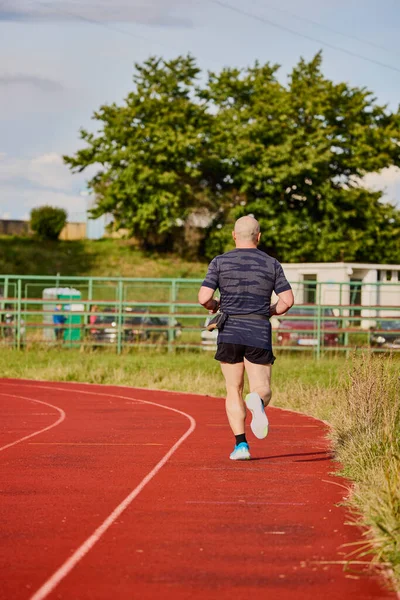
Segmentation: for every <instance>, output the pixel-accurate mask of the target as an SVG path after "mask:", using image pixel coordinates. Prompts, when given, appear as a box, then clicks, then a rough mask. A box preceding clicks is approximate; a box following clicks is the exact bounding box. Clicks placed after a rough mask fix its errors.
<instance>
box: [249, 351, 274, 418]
mask: <svg viewBox="0 0 400 600" xmlns="http://www.w3.org/2000/svg"><path fill="white" fill-rule="evenodd" d="M244 367H245V369H246V373H247V377H248V378H249V386H250V392H256V393H257V394H258V395H259V396H260V398H261V399H262V401H263V402H264V406H268V404H269V402H270V400H271V396H272V392H271V374H272V365H256V364H255V363H251V362H250V361H248V360H247V359H246V358H245V359H244Z"/></svg>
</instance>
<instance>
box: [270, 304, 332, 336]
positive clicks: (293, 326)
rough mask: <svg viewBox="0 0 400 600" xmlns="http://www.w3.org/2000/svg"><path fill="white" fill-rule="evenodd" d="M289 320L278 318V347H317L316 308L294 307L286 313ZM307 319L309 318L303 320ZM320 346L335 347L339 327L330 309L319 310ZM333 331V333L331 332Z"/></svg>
mask: <svg viewBox="0 0 400 600" xmlns="http://www.w3.org/2000/svg"><path fill="white" fill-rule="evenodd" d="M287 315H288V317H291V318H290V319H287V318H285V317H284V316H283V317H278V319H279V327H278V330H277V343H278V345H279V346H317V345H318V336H317V318H318V307H317V306H295V307H294V308H292V309H291V310H290V311H289V312H288V314H287ZM304 317H309V318H304ZM321 317H323V319H321V340H320V341H321V344H323V345H324V346H337V345H338V344H339V333H338V332H337V330H338V329H339V327H340V324H339V321H338V319H336V318H335V315H334V313H333V310H332V309H331V308H323V309H322V310H321ZM332 330H333V331H332Z"/></svg>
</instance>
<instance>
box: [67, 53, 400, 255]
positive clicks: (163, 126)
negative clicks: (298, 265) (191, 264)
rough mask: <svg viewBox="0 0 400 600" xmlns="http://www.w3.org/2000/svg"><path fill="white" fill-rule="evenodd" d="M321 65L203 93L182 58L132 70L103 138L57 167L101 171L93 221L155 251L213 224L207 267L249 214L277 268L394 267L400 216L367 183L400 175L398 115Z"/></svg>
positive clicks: (260, 68)
mask: <svg viewBox="0 0 400 600" xmlns="http://www.w3.org/2000/svg"><path fill="white" fill-rule="evenodd" d="M321 62H322V57H321V54H318V55H317V56H316V57H315V58H314V59H313V60H312V61H310V62H305V61H304V60H300V62H299V64H298V65H297V66H296V67H295V68H294V69H293V72H292V73H291V75H290V77H289V81H288V85H287V86H284V85H282V84H281V83H280V82H279V81H278V79H277V72H278V68H279V67H278V66H277V65H270V64H268V63H267V64H265V65H260V64H259V63H256V64H255V65H254V66H253V67H251V68H248V69H245V70H239V69H234V68H232V69H231V68H227V69H224V70H222V71H221V72H220V73H209V74H208V77H207V79H206V80H205V81H204V82H203V83H202V84H200V83H199V76H200V70H199V68H198V67H197V66H196V63H195V61H194V59H193V58H192V57H190V56H188V57H179V58H177V59H176V60H173V61H169V62H166V61H163V60H161V59H157V58H151V59H149V60H148V61H146V62H145V63H144V64H143V65H136V71H135V76H134V91H132V92H131V93H130V94H129V95H128V97H127V98H126V100H125V102H124V104H123V105H122V106H117V105H116V104H113V105H111V106H102V107H101V108H100V109H99V110H98V111H97V112H96V113H95V114H94V119H95V120H96V121H97V122H99V124H100V128H99V130H98V132H97V133H89V132H87V131H85V130H82V131H81V137H82V139H83V140H84V142H85V144H86V146H85V148H84V149H82V150H79V151H78V152H77V153H76V154H75V156H72V157H65V161H66V162H67V164H68V165H69V166H70V167H71V169H73V170H79V171H82V170H84V169H85V168H87V167H88V166H89V165H96V166H97V167H98V171H97V174H96V175H95V176H94V177H93V178H92V179H91V180H90V181H89V187H90V188H91V189H92V191H93V192H94V193H95V195H96V198H97V205H96V208H95V209H94V211H93V216H100V215H101V214H104V213H111V214H112V215H113V216H114V220H115V226H116V228H119V227H124V228H128V229H129V230H130V231H131V232H132V234H133V235H135V236H136V237H137V238H138V239H139V240H140V241H141V242H142V244H143V245H144V246H152V247H154V246H158V247H164V248H170V247H171V245H172V242H173V240H178V242H179V244H180V245H181V247H182V244H183V245H184V244H185V239H186V242H188V240H189V239H190V235H187V232H188V231H189V232H190V230H191V229H195V228H196V224H197V225H198V224H199V222H201V223H202V225H204V223H207V222H208V225H209V226H208V228H205V229H203V234H202V235H203V238H204V240H203V246H202V247H203V251H204V252H205V253H206V255H207V256H212V255H213V254H214V253H216V252H221V251H223V250H224V249H226V247H227V244H230V243H231V242H230V231H231V229H232V224H233V222H234V220H235V219H236V218H237V217H239V216H242V215H244V214H254V216H255V217H257V218H258V219H259V220H260V222H261V225H262V230H263V237H262V243H263V247H264V249H266V250H267V251H268V252H270V253H271V254H272V255H274V256H277V257H278V258H279V259H280V260H282V261H286V262H290V261H336V260H359V261H369V262H374V261H377V262H379V261H383V262H398V261H400V212H399V211H398V210H397V209H396V208H395V207H394V206H391V205H390V204H388V203H383V202H382V193H380V192H374V191H371V190H368V189H367V188H366V187H365V185H364V184H363V179H362V178H363V177H364V176H365V175H366V174H367V173H371V172H379V171H380V170H382V169H384V168H387V167H390V166H393V165H394V166H399V165H400V112H397V113H390V112H389V111H388V110H387V108H386V107H385V106H380V105H378V104H377V102H376V99H375V98H374V96H373V95H372V93H371V92H370V91H368V90H367V89H365V88H353V87H351V86H349V85H348V84H345V83H334V82H332V81H330V80H329V79H327V78H325V77H324V75H323V73H322V69H321ZM185 232H186V238H185Z"/></svg>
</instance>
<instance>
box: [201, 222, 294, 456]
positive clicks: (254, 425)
mask: <svg viewBox="0 0 400 600" xmlns="http://www.w3.org/2000/svg"><path fill="white" fill-rule="evenodd" d="M232 236H233V239H234V240H235V244H236V248H235V249H234V250H231V251H229V252H226V253H225V254H222V255H220V256H217V257H216V258H214V259H213V260H212V261H211V263H210V265H209V267H208V272H207V275H206V278H205V280H204V281H203V284H202V286H201V288H200V291H199V302H200V304H201V305H202V306H204V308H206V309H207V310H209V311H210V312H212V313H216V312H217V311H218V309H219V308H220V309H221V311H222V312H223V313H225V314H227V315H228V318H227V320H226V321H225V323H224V325H223V328H222V329H220V330H219V331H218V349H217V353H216V354H215V359H216V360H218V361H219V362H220V364H221V369H222V373H223V375H224V377H225V384H226V392H227V395H226V413H227V416H228V421H229V425H230V427H231V429H232V431H233V433H234V436H235V440H236V442H235V448H234V450H233V452H232V454H231V455H230V458H231V459H232V460H247V459H249V458H250V450H249V445H248V443H247V439H246V434H245V420H246V407H247V408H248V409H249V410H250V411H251V413H252V421H251V425H250V426H251V429H252V431H253V433H254V435H255V436H256V437H257V438H259V439H263V438H265V437H266V436H267V434H268V419H267V415H266V414H265V409H264V407H265V406H267V405H268V403H269V401H270V400H271V367H272V365H273V363H274V360H275V357H274V355H273V354H272V340H271V324H270V322H269V317H271V316H272V315H283V314H284V313H286V312H287V311H288V310H289V308H291V306H293V302H294V298H293V292H292V289H291V287H290V284H289V283H288V281H287V279H286V277H285V274H284V272H283V269H282V266H281V265H280V263H279V262H278V261H277V260H275V258H272V257H271V256H269V255H268V254H266V253H265V252H261V250H258V248H257V246H258V244H259V241H260V237H261V233H260V225H259V223H258V221H256V219H254V218H253V217H251V216H246V217H242V218H240V219H238V220H237V221H236V223H235V229H234V231H233V232H232ZM217 289H219V292H220V296H221V298H220V300H217V299H216V298H213V296H214V292H215V290H217ZM272 292H275V294H276V295H277V296H278V301H277V302H276V303H275V304H273V305H271V295H272ZM245 371H246V373H247V376H248V379H249V386H250V393H249V394H247V396H246V398H245V401H243V385H244V372H245Z"/></svg>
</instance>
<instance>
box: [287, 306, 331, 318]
mask: <svg viewBox="0 0 400 600" xmlns="http://www.w3.org/2000/svg"><path fill="white" fill-rule="evenodd" d="M287 314H288V316H289V317H297V316H298V317H316V316H317V315H318V307H317V306H295V307H294V308H292V309H291V310H290V311H289V312H288V313H287ZM321 315H322V316H324V317H333V316H334V315H333V310H332V309H331V308H323V309H322V310H321Z"/></svg>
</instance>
